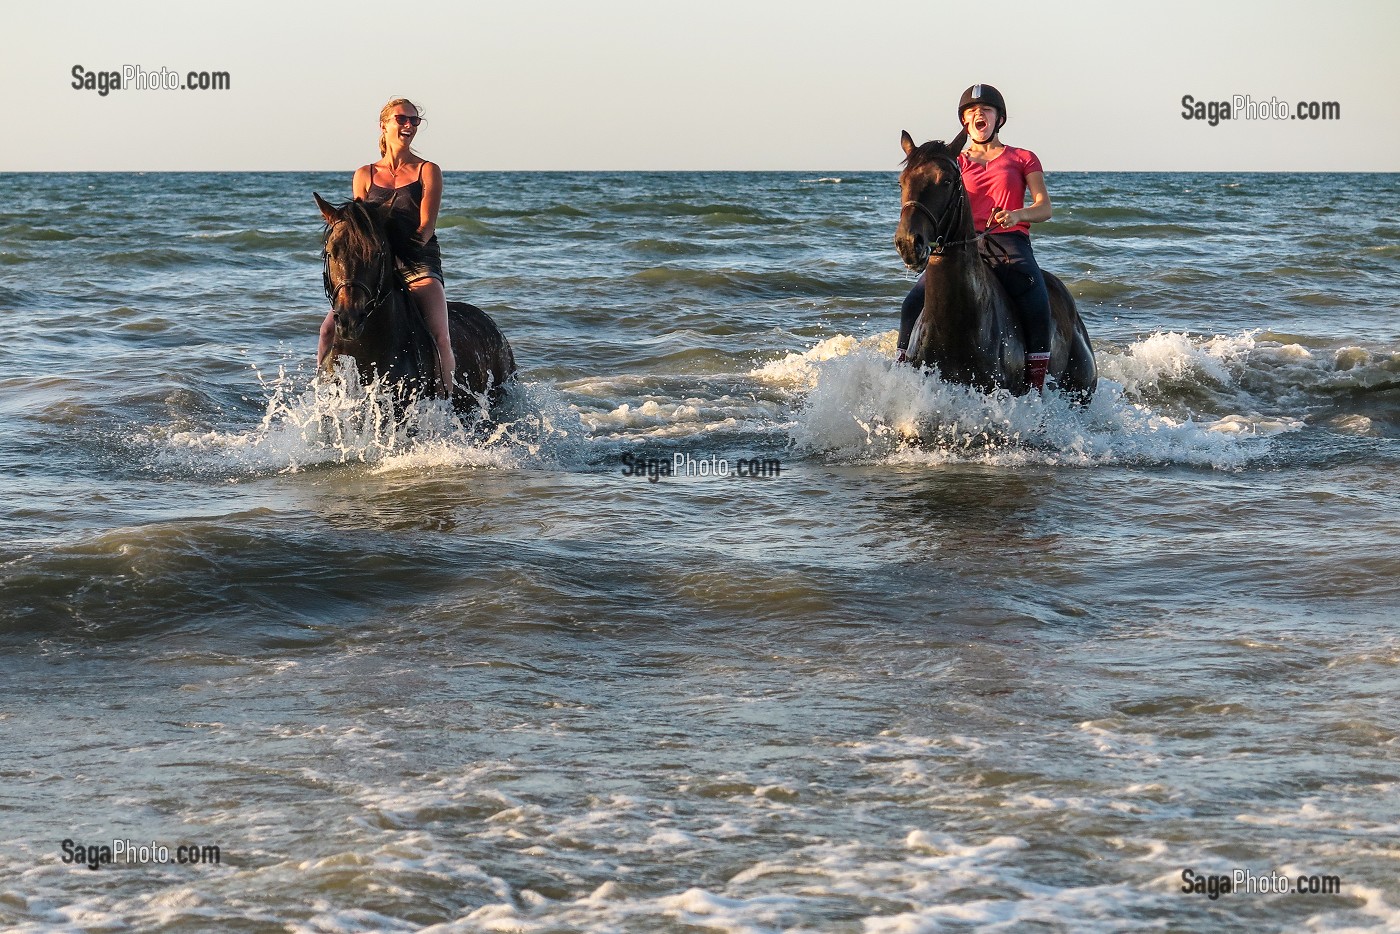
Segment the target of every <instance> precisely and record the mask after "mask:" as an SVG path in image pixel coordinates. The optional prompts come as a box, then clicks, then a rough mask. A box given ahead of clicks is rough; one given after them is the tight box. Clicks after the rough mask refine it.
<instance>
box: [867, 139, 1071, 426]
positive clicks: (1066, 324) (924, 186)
mask: <svg viewBox="0 0 1400 934" xmlns="http://www.w3.org/2000/svg"><path fill="white" fill-rule="evenodd" d="M966 142H967V133H966V131H964V132H962V133H959V134H958V135H957V136H956V137H955V138H954V139H953V141H952V142H950V143H948V144H947V145H945V144H944V143H943V142H942V141H941V140H934V141H932V142H928V143H924V144H923V145H922V146H915V145H914V140H913V138H911V137H910V136H909V134H908V133H907V132H906V133H903V134H901V137H900V144H901V145H902V146H903V147H904V154H905V160H904V171H903V172H902V173H901V174H900V176H899V188H900V193H901V196H902V198H903V202H904V205H903V209H902V210H901V211H900V213H899V229H898V230H897V231H896V232H895V235H894V243H895V248H896V249H898V250H899V255H900V257H901V258H902V259H903V260H904V262H905V264H906V265H908V266H909V267H910V268H911V269H922V270H924V310H923V312H922V313H921V314H920V315H919V319H918V321H917V323H915V325H914V332H913V335H912V336H911V337H910V339H909V362H910V363H911V364H913V365H914V366H916V367H918V366H924V365H928V366H931V367H936V368H937V369H938V372H939V375H941V376H942V377H943V378H944V379H946V380H949V381H950V382H955V383H962V384H963V385H967V386H974V387H976V388H978V389H980V390H982V391H983V392H990V391H991V390H993V389H996V388H1004V389H1008V390H1010V391H1011V392H1012V393H1014V394H1016V395H1021V394H1023V393H1025V392H1027V391H1028V390H1029V388H1030V385H1029V383H1028V382H1027V380H1026V366H1025V343H1024V340H1023V338H1022V335H1021V322H1020V318H1019V316H1018V315H1017V314H1016V308H1015V305H1014V304H1013V303H1012V301H1011V298H1010V296H1008V295H1007V294H1006V290H1005V289H1004V288H1003V287H1002V285H1001V282H999V281H998V280H997V277H996V276H995V275H994V274H993V273H992V271H991V270H990V269H989V268H988V267H987V264H986V263H985V262H984V261H983V260H982V258H981V255H980V252H979V247H980V246H981V242H980V241H981V240H982V237H980V236H975V235H974V233H973V225H972V209H971V207H969V206H968V198H967V192H966V190H965V189H964V188H963V182H962V172H961V171H960V170H959V169H958V153H959V152H961V151H962V147H963V145H964V144H965V143H966ZM1042 273H1043V274H1044V276H1045V287H1046V289H1047V290H1049V292H1050V312H1051V339H1050V376H1051V378H1053V379H1054V381H1055V383H1056V385H1057V386H1058V388H1059V389H1060V391H1061V392H1064V393H1067V394H1071V395H1073V396H1074V397H1075V398H1076V399H1078V401H1079V402H1081V403H1084V404H1087V403H1088V402H1089V399H1090V398H1091V397H1092V396H1093V394H1094V389H1095V388H1096V387H1097V385H1098V367H1097V365H1096V364H1095V363H1094V350H1093V347H1092V345H1091V344H1090V343H1089V332H1088V331H1087V330H1086V329H1085V327H1084V322H1083V321H1082V320H1081V319H1080V317H1079V311H1078V309H1076V308H1075V306H1074V298H1073V296H1071V295H1070V294H1069V290H1068V289H1066V288H1065V285H1064V283H1063V282H1061V281H1060V280H1059V279H1057V278H1056V277H1055V276H1052V275H1051V274H1050V273H1048V272H1044V270H1042Z"/></svg>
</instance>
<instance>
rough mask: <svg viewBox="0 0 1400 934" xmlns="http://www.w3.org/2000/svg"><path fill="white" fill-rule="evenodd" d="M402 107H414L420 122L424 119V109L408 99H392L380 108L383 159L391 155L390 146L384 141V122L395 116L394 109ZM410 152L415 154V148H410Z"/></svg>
mask: <svg viewBox="0 0 1400 934" xmlns="http://www.w3.org/2000/svg"><path fill="white" fill-rule="evenodd" d="M400 105H407V106H409V107H412V108H413V111H414V113H416V114H418V117H419V119H420V120H421V119H422V117H423V108H422V107H419V106H418V105H417V104H415V103H413V101H411V100H409V99H408V98H406V97H395V98H392V99H390V101H389V103H387V104H385V105H384V106H383V107H381V108H379V155H380V156H381V157H382V156H385V155H388V153H389V144H388V143H387V142H385V141H384V121H385V120H388V119H389V118H390V117H391V116H393V114H394V108H395V107H398V106H400ZM408 151H409V152H413V147H412V146H410V147H408ZM414 155H417V153H414Z"/></svg>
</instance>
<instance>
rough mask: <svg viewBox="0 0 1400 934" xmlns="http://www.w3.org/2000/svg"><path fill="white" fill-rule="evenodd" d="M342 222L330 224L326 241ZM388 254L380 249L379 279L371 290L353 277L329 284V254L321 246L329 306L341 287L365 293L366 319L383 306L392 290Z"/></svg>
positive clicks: (333, 305)
mask: <svg viewBox="0 0 1400 934" xmlns="http://www.w3.org/2000/svg"><path fill="white" fill-rule="evenodd" d="M344 223H347V222H346V221H344V220H338V221H336V222H335V223H334V224H331V225H330V227H329V228H328V229H327V231H326V242H327V243H330V235H331V233H332V232H333V231H334V230H335V228H336V227H338V226H339V225H341V224H344ZM390 255H391V254H389V253H387V252H385V251H380V254H379V281H378V284H377V285H376V287H375V290H374V291H373V292H371V291H370V288H369V286H367V285H365V284H364V283H363V282H359V281H357V280H355V279H349V280H346V281H345V282H342V283H340V284H339V285H335V286H333V285H331V254H330V252H329V251H328V250H327V249H325V248H322V250H321V284H322V285H323V286H324V287H325V290H326V298H328V299H330V301H331V307H332V308H334V307H335V300H336V297H337V296H338V295H340V292H341V290H342V289H356V288H357V289H360V290H361V291H363V292H364V293H365V296H366V297H367V298H368V299H369V303H368V304H367V305H366V306H365V309H366V310H365V316H364V320H367V319H368V318H369V316H370V315H372V314H374V313H375V312H376V311H378V310H379V309H380V308H381V307H383V305H384V303H385V302H386V301H387V300H388V298H389V295H390V294H391V293H392V292H393V289H392V288H391V286H392V282H393V275H392V273H393V263H392V261H391V260H390Z"/></svg>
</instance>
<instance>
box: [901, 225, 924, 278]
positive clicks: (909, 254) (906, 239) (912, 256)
mask: <svg viewBox="0 0 1400 934" xmlns="http://www.w3.org/2000/svg"><path fill="white" fill-rule="evenodd" d="M894 248H895V249H896V250H898V251H899V258H900V259H902V260H904V265H906V266H908V267H909V268H910V269H912V270H914V271H916V272H922V271H923V268H924V267H925V266H927V265H928V257H929V245H928V241H927V240H925V239H924V236H923V234H918V233H915V234H907V233H897V234H895V235H894Z"/></svg>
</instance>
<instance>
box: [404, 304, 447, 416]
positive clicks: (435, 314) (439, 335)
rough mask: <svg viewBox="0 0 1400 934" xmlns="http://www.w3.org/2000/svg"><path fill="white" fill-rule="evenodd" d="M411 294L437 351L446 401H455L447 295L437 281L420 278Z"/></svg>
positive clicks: (440, 381) (441, 383) (440, 380)
mask: <svg viewBox="0 0 1400 934" xmlns="http://www.w3.org/2000/svg"><path fill="white" fill-rule="evenodd" d="M409 294H411V295H412V296H413V301H414V302H415V303H416V304H417V305H418V310H419V311H420V312H421V313H422V314H423V322H424V323H425V324H426V325H427V326H428V333H429V334H431V335H432V336H433V343H435V344H437V352H438V381H439V385H440V387H441V391H442V395H443V398H446V399H451V398H452V381H453V379H454V378H455V377H456V375H457V358H456V356H455V355H454V354H453V353H452V337H451V335H450V334H449V333H448V330H447V294H446V293H445V292H443V290H442V283H441V282H439V281H437V280H436V279H434V278H431V277H429V278H427V279H419V280H418V281H417V282H415V283H413V285H411V286H409Z"/></svg>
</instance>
